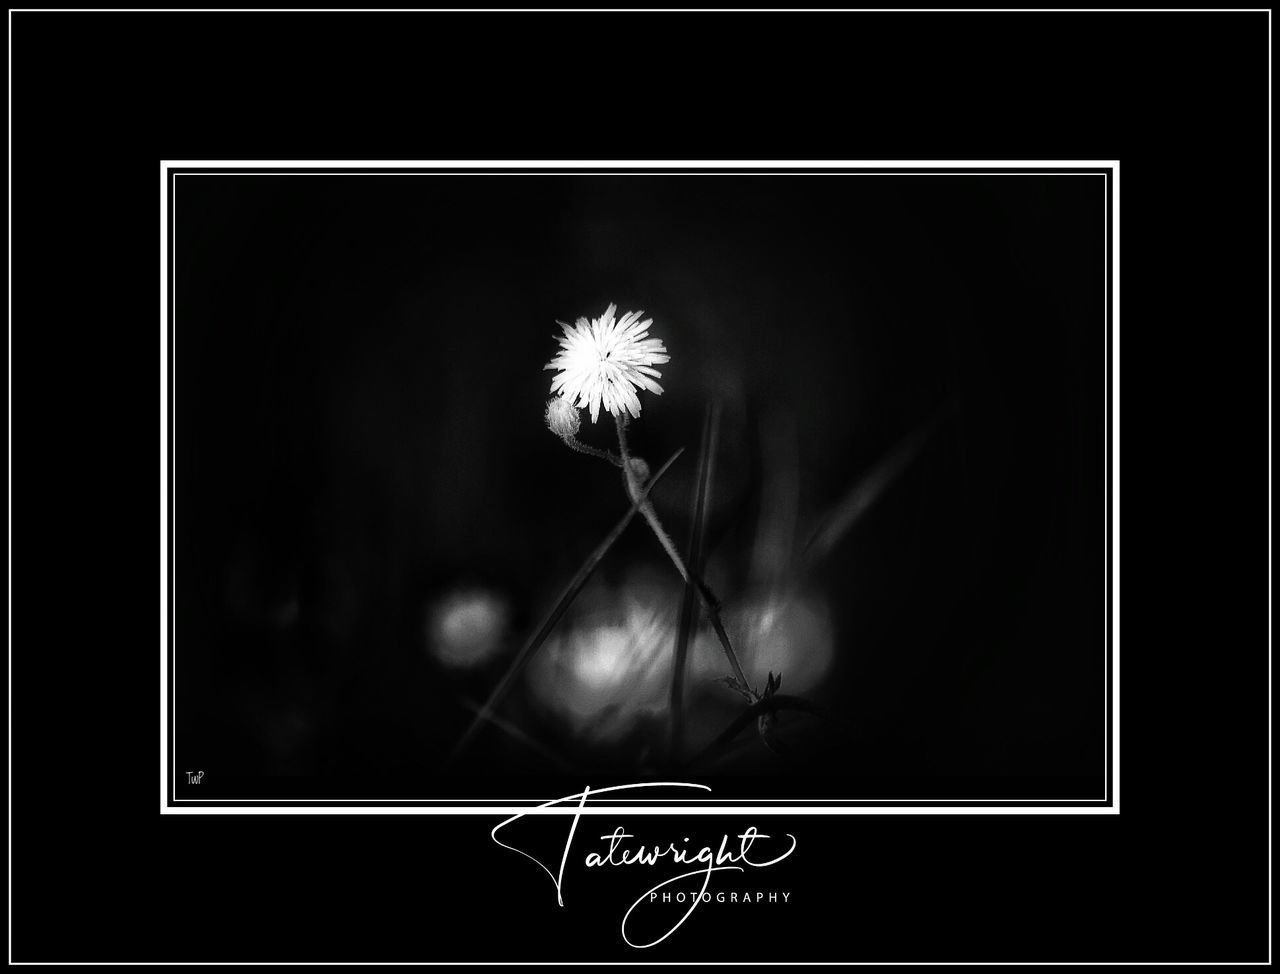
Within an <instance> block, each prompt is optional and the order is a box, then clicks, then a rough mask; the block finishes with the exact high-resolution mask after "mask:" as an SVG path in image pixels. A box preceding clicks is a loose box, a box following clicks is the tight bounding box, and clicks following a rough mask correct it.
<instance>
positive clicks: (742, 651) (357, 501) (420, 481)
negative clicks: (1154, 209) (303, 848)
mask: <svg viewBox="0 0 1280 974" xmlns="http://www.w3.org/2000/svg"><path fill="white" fill-rule="evenodd" d="M1115 178H1116V168H1115V166H1114V164H1110V163H1096V164H1088V163H1073V164H1070V165H1060V166H1059V165H1052V164H1047V163H1037V164H1034V165H1029V166H1028V165H1020V164H1016V163H1015V164H998V163H993V164H988V165H982V166H979V165H974V164H964V165H945V164H938V163H929V164H920V165H914V166H912V165H903V166H897V167H888V166H880V165H876V164H858V163H845V164H831V165H829V166H828V165H823V166H816V165H815V166H809V167H795V166H792V167H788V166H770V165H768V164H760V165H750V164H741V165H734V166H732V167H717V166H715V165H713V164H700V163H690V164H688V165H678V164H670V165H664V166H646V165H638V166H628V165H626V164H621V163H618V164H609V165H608V166H597V167H587V166H584V165H581V164H572V165H564V166H557V165H552V164H538V165H537V166H521V165H519V164H514V163H501V164H492V165H485V166H475V167H470V168H464V167H456V168H455V167H452V166H450V165H448V164H431V165H425V166H421V167H414V166H410V165H404V166H398V165H396V166H392V165H381V166H360V165H358V164H334V165H322V164H311V163H308V164H307V165H306V166H301V167H299V166H294V167H290V166H287V165H281V164H262V165H252V164H236V165H235V166H231V165H217V164H215V165H207V164H201V163H181V162H175V163H169V164H167V166H166V170H165V192H166V205H167V208H166V220H167V228H166V234H167V241H166V242H167V261H168V264H167V301H168V308H167V313H168V321H167V326H168V327H167V349H166V353H167V374H166V386H167V389H166V391H167V395H168V410H167V416H166V421H167V430H166V444H167V471H168V496H167V503H168V524H169V532H170V533H169V548H168V560H169V561H168V569H169V576H168V582H169V602H168V611H169V615H168V626H169V629H168V637H169V638H168V646H167V647H166V654H167V655H166V664H167V671H166V674H165V676H166V679H167V692H168V697H167V701H166V703H167V710H166V713H165V714H164V717H165V725H166V726H165V740H164V742H163V743H164V746H165V748H166V767H165V771H164V774H165V775H166V776H167V780H166V781H165V783H164V788H165V789H166V792H165V793H166V804H167V805H168V806H169V807H172V808H179V807H183V806H192V807H200V808H206V809H216V808H218V807H230V806H237V805H244V806H247V807H253V806H259V807H261V806H268V805H283V806H295V807H299V808H305V807H307V806H309V805H316V804H319V803H330V804H336V805H351V806H357V807H364V808H369V809H374V810H376V809H378V808H382V807H389V806H395V805H402V806H423V807H431V806H439V807H447V808H453V809H464V808H494V807H499V806H530V805H538V804H541V803H544V802H548V801H551V800H554V799H556V798H558V797H560V796H564V795H570V794H573V793H575V792H577V791H581V790H582V789H583V788H584V787H585V786H588V785H589V786H591V787H592V788H599V787H604V786H610V785H618V784H624V783H638V782H658V781H667V782H687V783H697V784H700V785H704V786H707V788H709V789H710V790H709V791H701V790H700V791H698V792H697V793H694V792H691V791H689V790H688V789H683V790H682V789H679V788H674V787H673V788H670V789H655V790H653V791H652V792H651V793H645V795H644V796H643V797H644V798H645V800H647V801H650V802H652V803H654V804H664V805H666V804H669V805H672V806H681V805H689V804H716V803H723V804H725V805H733V806H767V805H787V806H795V807H802V806H813V807H832V808H843V807H848V808H859V807H871V808H876V807H880V808H883V807H895V806H903V807H906V806H924V807H936V808H948V807H974V806H977V807H985V806H992V807H995V806H1011V807H1037V806H1039V807H1061V808H1084V809H1087V808H1093V809H1102V810H1108V809H1110V810H1114V808H1115V804H1116V795H1115V780H1116V778H1115V774H1116V768H1115V766H1114V765H1115V762H1114V754H1113V744H1114V739H1113V722H1114V720H1115V715H1116V710H1115V707H1116V699H1115V693H1114V690H1115V688H1114V686H1113V681H1112V674H1113V672H1114V670H1113V665H1114V655H1113V653H1114V647H1113V646H1112V643H1111V638H1110V633H1111V620H1110V608H1109V607H1110V600H1111V578H1110V570H1109V566H1110V563H1111V561H1110V559H1111V533H1110V532H1111V508H1110V498H1111V482H1110V468H1109V457H1110V451H1111V439H1110V431H1111V416H1112V402H1111V389H1112V362H1111V353H1110V350H1111V347H1112V324H1113V323H1112V319H1111V308H1112V286H1113V281H1112V275H1113V258H1114V252H1113V247H1114V211H1113V204H1114V188H1115ZM619 800H620V801H621V800H622V799H619ZM637 800H638V796H636V795H630V796H628V797H627V798H626V799H625V801H626V802H627V803H630V804H635V803H637Z"/></svg>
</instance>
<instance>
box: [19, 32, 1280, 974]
mask: <svg viewBox="0 0 1280 974" xmlns="http://www.w3.org/2000/svg"><path fill="white" fill-rule="evenodd" d="M542 17H543V18H544V19H541V20H540V19H538V16H537V15H531V16H529V17H525V18H520V17H511V16H508V17H506V19H505V20H502V21H498V20H496V19H495V17H493V16H485V17H472V18H466V17H454V16H441V17H435V18H434V19H426V18H425V17H424V16H422V15H419V16H416V17H415V16H405V17H400V18H396V17H390V16H388V15H376V16H369V17H361V16H350V15H343V16H341V17H339V16H332V17H328V16H310V17H306V18H299V17H293V16H289V15H262V16H253V17H250V16H230V15H185V16H183V15H144V14H131V15H119V14H107V15H88V14H73V15H58V14H24V13H18V14H14V15H13V16H12V23H11V26H12V29H13V34H14V36H13V41H12V51H11V58H12V60H11V70H12V75H11V85H12V89H13V90H12V118H11V125H12V129H11V133H12V141H13V146H12V159H11V172H12V180H13V183H12V185H13V195H12V198H11V201H10V202H11V207H12V216H11V219H12V237H11V241H12V244H13V250H14V253H13V254H12V258H11V259H12V290H13V293H12V321H11V336H10V337H11V351H12V354H13V358H14V365H13V369H12V374H11V382H12V385H13V389H12V392H11V395H12V399H11V402H12V403H13V404H16V408H15V409H14V412H15V414H16V415H17V418H18V422H17V424H16V432H15V434H14V435H13V437H12V443H11V450H12V457H13V458H14V461H15V462H14V465H13V466H14V471H15V473H16V476H14V478H13V480H14V488H13V490H12V514H13V517H12V520H11V530H12V533H13V539H12V559H11V561H12V563H11V569H12V574H13V576H14V577H13V580H12V583H11V584H12V589H11V599H12V603H13V604H12V609H11V611H12V636H11V660H10V666H11V673H10V676H11V682H12V695H11V700H10V703H11V711H12V714H11V725H10V735H11V750H10V760H11V778H10V786H11V808H10V812H11V815H10V826H11V830H12V836H11V838H12V842H11V848H10V850H9V851H10V863H11V870H12V879H13V883H12V890H11V892H12V894H13V897H12V927H13V943H12V949H13V958H14V959H15V960H19V961H21V960H63V961H66V960H76V959H79V960H89V959H110V960H153V961H154V960H185V959H203V960H271V959H287V960H300V959H314V960H333V959H348V960H360V959H384V960H386V959H405V960H440V959H449V958H453V959H463V960H474V959H480V958H491V959H492V958H508V959H525V958H544V959H559V958H570V957H577V958H583V959H597V960H599V959H635V955H628V954H627V953H625V952H624V948H623V947H622V945H621V944H620V942H619V940H618V938H617V936H616V933H615V927H614V925H615V923H616V921H617V920H618V919H619V912H620V910H621V909H622V908H623V907H624V906H625V903H626V902H627V900H626V899H624V898H623V894H624V892H630V890H627V891H623V890H620V889H619V890H614V889H613V888H607V889H606V888H602V887H600V886H596V887H595V889H594V891H590V889H591V888H590V887H588V890H589V892H588V893H587V895H585V896H583V895H579V893H581V892H582V891H583V886H582V884H580V883H579V884H578V885H576V886H573V887H570V888H569V889H567V890H566V904H567V905H566V908H565V909H564V910H561V909H559V908H558V907H556V906H554V904H553V903H552V901H551V897H550V890H549V886H548V883H547V880H546V877H545V876H543V875H542V874H541V873H540V872H539V871H538V870H537V869H536V867H533V866H532V864H528V863H525V862H524V861H523V860H520V859H519V857H516V856H515V855H514V854H513V853H509V852H507V851H506V850H502V849H500V848H497V847H496V846H494V845H493V844H492V843H491V842H490V841H489V837H488V830H489V828H490V827H491V822H490V820H488V819H485V818H483V817H481V818H457V817H439V818H433V819H431V820H425V819H423V818H421V817H418V816H400V817H388V816H378V817H376V818H375V817H368V816H359V815H353V816H312V817H307V818H300V817H296V816H288V815H286V816H270V817H269V816H216V817H207V816H164V817H157V813H158V806H157V805H156V804H153V802H154V801H155V800H156V799H158V798H159V797H160V796H159V794H158V793H157V790H156V785H157V781H156V779H157V766H156V762H155V759H154V757H155V746H156V736H157V732H158V730H159V722H158V721H157V720H156V703H157V696H156V691H157V690H158V689H161V688H160V687H159V685H158V684H159V681H158V680H157V679H156V672H155V671H156V662H157V657H156V655H155V651H156V648H157V647H156V644H155V643H154V642H152V640H153V638H154V634H155V632H156V630H155V629H154V628H152V627H153V626H154V619H155V617H154V616H153V615H151V613H152V611H153V608H154V603H153V602H152V601H151V599H152V596H151V594H150V593H151V592H155V591H156V590H155V589H151V588H150V586H151V585H152V584H154V581H153V580H154V579H155V578H156V575H155V574H152V572H153V571H154V570H155V569H154V565H155V562H154V561H152V558H153V554H152V553H153V552H154V550H155V549H154V548H153V547H152V545H153V544H154V539H155V538H156V535H154V534H152V533H151V532H152V530H153V526H154V525H155V524H156V521H155V520H153V518H154V512H155V508H154V507H152V504H153V498H154V496H155V495H154V493H153V490H154V489H155V487H154V485H155V484H156V481H155V480H151V477H152V476H153V475H154V473H155V472H156V471H157V466H158V465H156V466H153V464H154V463H155V453H153V452H152V451H153V450H154V444H155V440H154V439H153V438H152V437H153V435H154V434H153V433H152V432H151V431H153V430H154V429H155V427H154V426H153V425H152V424H153V423H154V420H155V410H156V407H157V403H158V399H157V398H156V397H155V391H156V385H155V384H153V383H154V382H155V371H154V370H155V367H156V365H157V356H156V346H155V340H156V336H157V332H156V325H157V318H156V310H157V302H156V272H157V269H158V266H159V265H158V264H157V263H154V262H153V261H154V260H155V257H156V255H157V251H158V248H157V239H156V237H157V234H156V230H157V225H156V215H157V212H158V207H157V195H158V194H157V190H158V188H159V184H158V176H159V173H158V165H157V164H158V161H159V160H160V159H162V158H170V159H172V158H188V159H193V158H194V159H198V158H210V157H215V158H241V159H243V158H315V159H333V158H344V157H345V158H351V157H356V158H380V159H386V158H393V159H397V158H398V159H415V158H417V159H420V158H424V157H425V158H437V157H441V156H454V155H456V156H459V157H460V156H463V155H465V156H467V157H472V158H504V157H506V158H521V157H527V156H529V155H530V154H536V155H537V156H538V157H542V158H561V157H563V156H564V155H565V154H567V153H572V154H574V155H577V156H588V155H591V156H594V155H599V154H601V152H602V151H603V150H606V149H613V148H614V147H617V150H618V152H617V154H625V155H632V156H634V155H643V156H645V157H648V158H723V157H726V156H729V157H732V158H762V157H763V158H768V157H774V158H776V157H779V156H781V157H784V158H806V159H814V158H817V159H841V158H844V159H848V158H862V159H865V158H882V159H890V158H892V159H929V158H955V157H957V156H961V157H969V158H975V159H992V158H995V159H1001V158H1003V159H1025V158H1028V157H1030V158H1044V159H1056V158H1062V157H1064V156H1066V157H1068V158H1088V159H1107V158H1119V159H1121V160H1122V164H1123V167H1124V199H1123V233H1124V241H1125V242H1124V252H1123V266H1124V271H1123V273H1124V291H1123V298H1122V301H1123V309H1124V322H1125V328H1124V339H1123V348H1124V351H1125V353H1126V355H1125V357H1124V366H1123V372H1124V390H1125V394H1124V397H1123V398H1124V428H1125V430H1126V432H1127V436H1126V438H1125V446H1124V472H1125V475H1126V479H1125V484H1126V488H1127V489H1126V491H1125V497H1126V498H1127V499H1129V500H1130V502H1129V503H1128V504H1126V505H1125V513H1126V515H1127V517H1126V518H1125V521H1124V540H1125V553H1126V556H1127V557H1126V561H1125V566H1126V570H1125V573H1124V583H1125V584H1124V593H1125V608H1126V613H1125V616H1124V619H1125V626H1124V633H1125V635H1126V636H1127V637H1128V638H1127V639H1126V640H1125V641H1124V649H1125V651H1124V654H1123V666H1122V669H1123V676H1124V682H1123V688H1122V693H1123V698H1124V703H1123V715H1124V717H1123V734H1122V749H1123V755H1124V764H1123V769H1122V781H1123V786H1122V792H1123V796H1122V803H1121V805H1122V807H1121V814H1120V815H1118V816H1105V817H1092V816H1072V817H1055V816H1019V815H1014V816H1010V815H999V816H994V815H978V816H900V815H884V816H860V817H857V818H846V817H830V818H827V817H805V818H803V819H802V818H801V817H800V816H786V815H783V816H777V817H771V820H770V821H771V823H773V824H776V826H777V827H779V828H780V829H781V828H785V829H786V830H787V831H790V832H792V833H793V834H796V835H797V838H798V840H799V841H800V843H801V846H800V849H799V852H798V855H797V857H796V858H794V859H793V866H792V872H791V873H790V874H789V875H788V876H787V877H786V878H780V879H779V885H784V884H788V883H789V884H791V885H792V886H793V887H794V889H795V890H796V891H797V894H800V893H805V892H806V891H807V895H808V897H809V901H808V902H807V904H806V905H805V906H804V907H802V908H798V909H796V910H794V911H792V912H789V913H787V912H781V911H779V912H775V913H770V914H768V915H767V916H765V917H763V918H760V917H757V918H755V920H754V921H753V922H752V923H751V924H750V926H749V928H746V922H745V921H739V920H737V919H736V918H734V917H732V916H730V915H724V914H722V915H719V917H720V919H715V918H716V917H717V914H712V913H709V914H707V915H706V916H705V917H702V918H698V917H695V919H694V921H692V922H691V925H690V926H689V927H688V936H687V937H677V938H673V939H672V940H671V941H669V943H668V944H667V945H664V949H662V950H661V953H658V952H653V953H651V954H650V955H646V959H658V960H678V959H696V958H709V959H716V960H725V959H729V960H733V959H739V960H769V961H774V962H778V961H780V960H782V959H786V958H793V959H824V958H825V959H846V960H876V959H888V960H911V959H915V960H973V961H982V960H1009V961H1016V960H1024V961H1026V960H1067V961H1083V960H1092V961H1107V960H1112V961H1124V960H1142V961H1158V960H1172V961H1221V960H1254V961H1259V960H1262V961H1265V960H1266V959H1267V958H1268V956H1269V937H1268V929H1269V927H1268V895H1269V872H1268V845H1267V839H1268V834H1269V833H1268V828H1269V779H1268V770H1269V766H1268V746H1269V721H1268V716H1267V715H1268V700H1269V698H1268V674H1269V670H1268V663H1269V656H1268V646H1269V637H1268V635H1267V634H1266V632H1265V631H1263V628H1262V622H1263V620H1264V616H1263V613H1262V601H1263V598H1264V596H1265V595H1266V594H1267V593H1266V587H1267V585H1268V577H1267V576H1266V575H1265V574H1264V572H1263V567H1264V564H1265V563H1264V561H1263V558H1262V548H1263V543H1264V540H1265V538H1264V536H1265V534H1266V531H1267V526H1268V521H1267V520H1266V517H1265V515H1264V512H1263V509H1262V498H1263V494H1262V474H1263V472H1264V469H1265V464H1264V461H1263V456H1262V442H1263V435H1264V433H1265V432H1266V426H1267V423H1266V419H1267V411H1268V409H1269V399H1268V397H1267V395H1266V394H1265V391H1264V390H1265V388H1266V385H1265V384H1266V377H1267V368H1266V366H1265V364H1264V361H1265V357H1266V355H1267V352H1268V349H1269V345H1268V335H1269V332H1268V327H1267V324H1266V322H1267V296H1268V290H1267V275H1266V271H1267V268H1268V240H1269V235H1268V220H1267V186H1268V174H1269V154H1268V132H1267V126H1266V124H1265V120H1266V118H1267V112H1268V101H1267V91H1268V80H1269V79H1268V68H1267V64H1268V60H1267V39H1268V28H1269V19H1268V17H1267V15H1265V14H1263V13H1253V14H1220V15H1219V14H1201V13H1196V14H1190V13H1167V14H1142V13H1131V14H1079V15H1076V14H980V15H975V14H954V15H939V14H929V15H909V14H907V15H877V14H869V15H850V14H846V15H828V16H818V15H799V16H795V17H784V16H778V15H769V16H767V17H766V16H763V15H762V16H758V17H755V16H745V15H744V16H740V17H738V18H737V19H735V21H734V22H733V26H732V29H731V30H728V29H726V27H725V22H724V21H722V20H720V19H719V18H717V17H716V16H714V15H700V16H690V17H687V18H680V19H676V18H672V17H663V18H657V17H654V18H646V17H643V16H626V19H621V18H620V17H605V16H594V17H579V18H576V19H575V18H571V17H568V16H557V17H555V18H554V19H547V15H542ZM611 53H612V54H614V55H615V59H616V61H617V63H618V64H619V65H624V64H631V63H632V62H637V61H639V62H640V63H643V64H645V65H646V66H647V67H648V68H649V70H634V71H626V70H615V71H612V72H607V77H608V83H607V84H605V83H603V82H601V80H600V76H601V74H602V73H603V72H602V71H601V69H600V65H601V64H608V63H610V62H609V60H608V57H609V55H610V54H611ZM752 55H758V56H755V57H752ZM644 58H648V61H644V60H643V59H644ZM606 99H607V100H606ZM623 148H625V149H626V151H625V152H623V151H622V150H623ZM611 154H613V153H611ZM579 300H585V299H583V298H579V297H578V296H577V295H576V294H575V296H574V301H575V302H577V301H579ZM583 310H586V309H583ZM651 310H656V309H651ZM553 313H554V314H555V315H562V314H564V313H572V309H566V308H561V307H556V308H554V309H553ZM538 327H539V329H541V328H542V327H543V325H542V324H541V323H539V325H538ZM650 415H656V413H653V414H650ZM542 435H543V436H545V434H542ZM552 445H553V446H554V445H555V444H554V442H553V444H552ZM160 473H161V478H160V482H161V484H163V482H164V477H163V471H161V472H160ZM143 481H146V483H143ZM899 496H901V495H899ZM887 501H888V497H887V496H886V502H887ZM877 514H878V515H879V512H877ZM875 523H881V522H880V521H878V520H877V519H875V518H872V519H869V520H868V521H867V522H866V524H867V527H868V528H870V527H871V526H872V524H875ZM149 539H151V540H149ZM161 591H163V583H162V585H161ZM670 821H671V824H672V827H673V828H677V827H679V826H685V827H688V828H690V829H691V830H692V829H696V830H697V831H692V832H691V834H693V835H697V836H699V837H704V838H708V839H710V838H714V837H718V833H719V832H721V831H728V830H729V828H731V827H732V823H731V820H730V819H729V818H728V817H727V816H725V817H713V818H707V817H703V818H701V819H700V820H698V821H699V822H700V823H701V824H698V822H695V821H693V820H688V821H681V820H679V819H671V820H670ZM712 822H714V823H715V824H714V825H712V824H711V823H712ZM492 824H496V822H493V823H492ZM659 838H660V837H659ZM513 860H515V862H514V863H513ZM521 865H527V866H528V869H527V870H523V871H522V870H521V869H520V868H518V867H519V866H521ZM571 879H572V877H571ZM833 888H834V890H835V891H836V892H835V900H834V902H835V905H836V907H837V908H838V910H839V911H840V912H838V913H837V914H836V916H835V918H834V919H835V921H836V922H833V917H832V913H831V907H832V904H833V897H832V894H831V893H829V892H827V891H829V890H832V889H833ZM575 891H577V892H575ZM615 891H616V892H617V894H618V895H617V896H616V897H614V896H613V895H612V894H613V893H614V892H615ZM592 892H594V893H595V894H596V895H592ZM495 918H497V920H495ZM768 925H772V926H771V927H769V926H768ZM477 926H479V927H480V930H479V931H477V930H476V927H477ZM744 928H746V929H745V932H744Z"/></svg>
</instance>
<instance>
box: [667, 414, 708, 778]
mask: <svg viewBox="0 0 1280 974" xmlns="http://www.w3.org/2000/svg"><path fill="white" fill-rule="evenodd" d="M719 428H720V404H719V403H718V402H716V403H714V404H713V403H708V404H707V409H706V413H705V415H704V417H703V421H702V444H701V447H700V448H699V451H698V481H697V486H696V487H695V488H694V494H693V523H692V526H691V527H690V529H689V548H688V555H687V558H688V563H689V571H690V572H691V573H692V574H694V575H695V576H696V575H697V574H698V573H699V572H701V570H702V535H703V531H704V529H705V527H706V524H705V520H704V518H705V515H706V510H707V505H708V504H709V503H710V497H711V471H712V468H713V467H714V465H715V458H716V439H717V436H716V434H717V433H718V432H719ZM697 598H698V596H697V592H696V591H695V590H694V586H693V585H692V584H691V583H690V582H688V581H686V582H685V587H684V598H683V599H681V602H680V628H679V630H678V631H677V634H676V651H675V660H674V662H673V663H672V668H671V757H672V759H673V760H679V757H680V754H681V752H682V751H683V750H684V671H685V665H686V660H687V658H688V654H689V636H690V634H691V633H692V632H693V627H694V625H695V623H696V622H697V618H698V601H697Z"/></svg>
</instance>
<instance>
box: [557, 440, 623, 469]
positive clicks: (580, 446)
mask: <svg viewBox="0 0 1280 974" xmlns="http://www.w3.org/2000/svg"><path fill="white" fill-rule="evenodd" d="M560 439H562V440H564V445H565V446H567V447H568V448H569V449H570V450H577V451H578V452H579V453H585V454H586V455H587V456H589V457H599V458H600V459H601V460H608V461H609V462H610V463H612V464H613V465H614V466H615V467H620V466H622V460H621V459H620V458H619V457H616V456H614V455H613V454H612V453H611V452H610V451H608V450H598V449H596V448H595V447H594V446H587V444H585V443H583V442H582V441H581V440H579V439H578V438H577V437H575V436H573V435H572V434H569V435H566V436H562V437H560Z"/></svg>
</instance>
